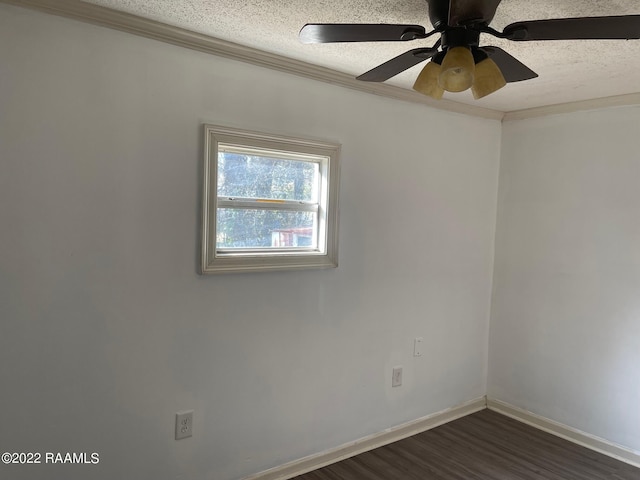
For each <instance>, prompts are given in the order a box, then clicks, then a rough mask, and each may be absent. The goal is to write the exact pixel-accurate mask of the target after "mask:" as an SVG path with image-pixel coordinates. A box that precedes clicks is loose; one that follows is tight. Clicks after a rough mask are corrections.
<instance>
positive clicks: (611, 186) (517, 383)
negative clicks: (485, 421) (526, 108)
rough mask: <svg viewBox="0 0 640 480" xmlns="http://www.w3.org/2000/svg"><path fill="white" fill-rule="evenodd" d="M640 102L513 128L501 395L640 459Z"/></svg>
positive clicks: (496, 365) (494, 382) (502, 220)
mask: <svg viewBox="0 0 640 480" xmlns="http://www.w3.org/2000/svg"><path fill="white" fill-rule="evenodd" d="M639 149H640V107H637V106H636V107H626V108H618V109H609V110H601V111H593V112H582V113H575V114H567V115H559V116H554V117H547V118H540V119H531V120H523V121H514V122H508V123H505V124H504V126H503V139H502V159H501V167H500V193H499V203H498V205H499V206H498V226H497V233H496V263H495V276H494V294H493V303H492V318H491V339H490V346H489V351H490V362H489V386H488V393H489V396H491V397H493V398H496V399H499V400H504V401H507V402H509V403H511V404H513V405H516V406H518V407H522V408H525V409H527V410H530V411H532V412H534V413H537V414H540V415H542V416H544V417H547V418H550V419H552V420H556V421H559V422H561V423H564V424H566V425H569V426H572V427H574V428H577V429H579V430H582V431H584V432H587V433H590V434H592V435H597V436H599V437H602V438H605V439H607V440H609V441H612V442H616V443H618V444H621V445H623V446H625V447H627V448H630V449H633V450H635V451H637V452H640V408H638V406H639V405H640V295H639V292H640V156H639V155H638V151H639Z"/></svg>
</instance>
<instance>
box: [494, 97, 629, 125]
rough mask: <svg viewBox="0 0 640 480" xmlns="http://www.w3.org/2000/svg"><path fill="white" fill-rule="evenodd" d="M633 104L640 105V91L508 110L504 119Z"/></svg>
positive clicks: (510, 119)
mask: <svg viewBox="0 0 640 480" xmlns="http://www.w3.org/2000/svg"><path fill="white" fill-rule="evenodd" d="M632 105H640V93H629V94H627V95H615V96H613V97H603V98H595V99H592V100H581V101H578V102H568V103H560V104H557V105H548V106H546V107H536V108H527V109H525V110H515V111H513V112H506V113H505V114H504V117H503V119H502V120H503V121H504V122H507V121H512V120H525V119H527V118H536V117H546V116H549V115H561V114H563V113H573V112H583V111H586V110H599V109H603V108H613V107H628V106H632Z"/></svg>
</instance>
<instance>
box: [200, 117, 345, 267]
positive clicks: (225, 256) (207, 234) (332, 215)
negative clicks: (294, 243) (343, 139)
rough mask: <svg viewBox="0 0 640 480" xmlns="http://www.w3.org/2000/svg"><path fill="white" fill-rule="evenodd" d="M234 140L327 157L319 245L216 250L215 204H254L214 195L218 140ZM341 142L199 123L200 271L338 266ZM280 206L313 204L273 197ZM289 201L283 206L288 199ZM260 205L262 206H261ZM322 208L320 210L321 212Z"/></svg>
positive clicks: (230, 142) (250, 145)
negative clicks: (201, 141) (201, 132)
mask: <svg viewBox="0 0 640 480" xmlns="http://www.w3.org/2000/svg"><path fill="white" fill-rule="evenodd" d="M219 144H226V145H238V146H240V147H248V148H256V149H268V150H276V151H278V152H283V155H284V156H286V152H293V153H295V154H303V155H305V154H306V155H310V156H313V157H317V156H323V157H326V158H327V159H328V160H327V161H326V166H324V167H322V168H324V169H325V171H324V172H323V173H322V175H321V178H322V185H321V188H320V192H319V193H320V198H319V202H318V203H319V205H320V207H319V208H322V206H326V210H327V211H326V215H319V218H323V217H324V218H325V221H324V222H321V225H319V226H318V228H319V231H320V235H319V236H320V245H319V249H318V250H309V249H308V248H295V247H294V248H291V247H289V248H282V249H270V250H269V252H264V251H260V250H257V251H253V250H251V249H247V250H243V251H242V252H234V253H233V254H229V252H224V249H217V248H216V245H215V238H216V231H215V230H216V214H217V208H218V206H223V205H226V204H229V205H234V206H236V207H237V206H244V207H245V208H249V207H252V206H256V201H255V199H239V198H234V199H227V200H225V199H220V200H219V199H218V196H217V180H218V172H217V166H218V145H219ZM339 154H340V145H338V144H334V143H327V142H322V141H316V140H306V139H300V138H291V137H283V136H279V135H271V134H266V133H258V132H250V131H246V130H239V129H235V128H227V127H221V126H217V125H208V124H205V125H204V175H203V191H202V236H201V242H202V248H201V265H200V271H201V273H202V274H211V273H230V272H256V271H269V270H295V269H308V268H330V267H337V266H338V190H339V188H338V187H339V183H340V155H339ZM278 203H279V208H292V209H298V210H301V209H302V210H307V209H312V210H313V211H315V210H316V209H317V208H318V207H316V205H315V203H314V204H308V205H307V204H304V202H303V203H301V202H284V203H283V202H278ZM289 203H290V204H291V205H288V204H289ZM262 208H264V205H263V206H262ZM321 213H323V214H324V213H325V212H321Z"/></svg>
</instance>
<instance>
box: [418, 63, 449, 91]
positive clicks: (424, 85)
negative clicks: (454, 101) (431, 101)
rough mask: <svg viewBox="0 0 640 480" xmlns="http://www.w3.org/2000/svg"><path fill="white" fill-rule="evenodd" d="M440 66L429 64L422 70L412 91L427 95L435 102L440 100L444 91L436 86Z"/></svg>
mask: <svg viewBox="0 0 640 480" xmlns="http://www.w3.org/2000/svg"><path fill="white" fill-rule="evenodd" d="M440 71H441V68H440V65H438V64H437V63H435V62H429V63H427V65H426V66H425V67H424V68H423V69H422V71H421V72H420V75H418V78H416V81H415V83H414V84H413V89H414V90H415V91H416V92H420V93H422V94H423V95H427V96H429V97H431V98H435V99H436V100H440V99H441V98H442V95H444V89H443V88H442V87H441V86H440V85H438V76H439V75H440Z"/></svg>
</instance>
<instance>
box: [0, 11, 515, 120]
mask: <svg viewBox="0 0 640 480" xmlns="http://www.w3.org/2000/svg"><path fill="white" fill-rule="evenodd" d="M0 2H2V3H7V4H10V5H16V6H19V7H24V8H30V9H33V10H38V11H40V12H44V13H48V14H51V15H58V16H61V17H66V18H71V19H74V20H80V21H82V22H86V23H91V24H93V25H99V26H102V27H108V28H112V29H115V30H120V31H123V32H127V33H131V34H134V35H138V36H141V37H146V38H150V39H153V40H158V41H161V42H164V43H169V44H172V45H177V46H179V47H184V48H189V49H191V50H196V51H199V52H204V53H209V54H211V55H217V56H220V57H226V58H230V59H233V60H239V61H241V62H246V63H251V64H253V65H257V66H260V67H266V68H270V69H273V70H278V71H281V72H286V73H290V74H294V75H298V76H302V77H306V78H310V79H313V80H318V81H321V82H325V83H330V84H332V85H338V86H341V87H346V88H349V89H352V90H358V91H361V92H365V93H369V94H373V95H379V96H382V97H388V98H393V99H396V100H403V101H406V102H411V103H417V104H423V105H427V106H429V107H432V108H436V109H439V110H445V111H448V112H454V113H460V114H464V115H471V116H475V117H481V118H488V119H493V120H502V117H503V115H504V114H503V112H500V111H498V110H492V109H489V108H482V107H476V106H473V105H465V104H461V103H457V102H452V101H450V100H439V101H438V100H433V99H430V98H429V97H425V96H424V95H421V94H419V93H417V92H414V91H410V90H406V89H404V88H399V87H395V86H393V85H387V84H382V83H371V82H361V81H358V80H356V79H355V78H353V77H352V76H350V75H347V74H344V73H340V72H336V71H335V70H331V69H329V68H325V67H319V66H317V65H312V64H310V63H307V62H302V61H299V60H293V59H290V58H286V57H283V56H280V55H276V54H273V53H268V52H264V51H261V50H257V49H254V48H250V47H246V46H243V45H239V44H236V43H232V42H227V41H225V40H220V39H218V38H214V37H211V36H209V35H204V34H201V33H196V32H192V31H190V30H186V29H184V28H180V27H174V26H172V25H167V24H165V23H161V22H157V21H155V20H150V19H147V18H143V17H139V16H137V15H132V14H130V13H125V12H120V11H117V10H112V9H110V8H105V7H102V6H99V5H94V4H91V3H86V2H82V1H80V0H55V1H51V0H0Z"/></svg>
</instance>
